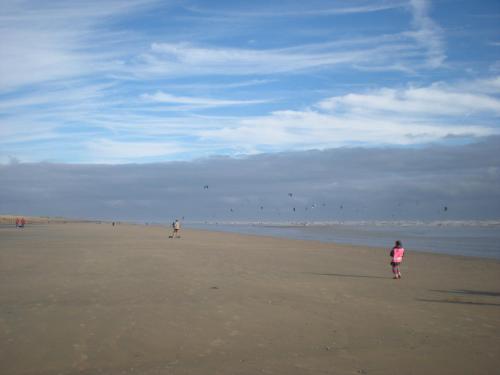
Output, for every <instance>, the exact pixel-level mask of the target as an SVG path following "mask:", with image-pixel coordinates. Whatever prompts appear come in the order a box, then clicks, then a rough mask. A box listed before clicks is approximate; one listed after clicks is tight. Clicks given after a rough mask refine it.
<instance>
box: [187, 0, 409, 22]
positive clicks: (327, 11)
mask: <svg viewBox="0 0 500 375" xmlns="http://www.w3.org/2000/svg"><path fill="white" fill-rule="evenodd" d="M405 5H406V2H405V1H387V0H386V1H375V2H371V3H370V4H366V2H365V1H356V0H355V1H351V2H350V4H349V5H348V6H337V7H322V8H320V7H317V8H316V9H310V7H306V8H302V9H287V10H286V9H283V7H280V9H274V10H273V9H270V10H267V11H266V10H259V11H255V10H252V9H247V10H245V11H228V10H223V11H217V10H214V9H207V8H201V7H196V6H188V7H187V9H188V10H189V11H191V12H193V13H197V14H202V15H210V16H219V17H228V18H229V17H231V18H232V17H245V18H247V17H311V16H333V15H345V14H356V13H373V12H381V11H385V10H390V9H396V8H402V7H404V6H405Z"/></svg>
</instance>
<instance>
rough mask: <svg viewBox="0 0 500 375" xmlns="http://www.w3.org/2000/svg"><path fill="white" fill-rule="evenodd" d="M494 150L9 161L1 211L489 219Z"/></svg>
mask: <svg viewBox="0 0 500 375" xmlns="http://www.w3.org/2000/svg"><path fill="white" fill-rule="evenodd" d="M499 148H500V138H499V137H491V138H489V139H488V140H485V141H483V142H480V143H476V144H470V145H461V146H440V145H435V146H428V147H425V148H415V149H402V148H373V149H366V148H341V149H330V150H324V151H303V152H287V153H278V154H263V155H256V156H251V157H245V158H228V157H219V158H211V159H202V160H198V161H192V162H170V163H154V164H143V165H137V164H126V165H114V166H112V165H71V164H50V163H34V164H22V163H21V164H19V163H16V162H13V163H11V164H9V165H3V166H0V181H1V189H0V213H3V214H24V215H52V216H67V217H79V218H96V219H111V220H137V221H145V222H153V221H160V222H168V221H169V220H171V219H172V218H174V217H185V219H186V220H212V221H223V220H235V221H238V220H262V221H265V220H279V221H314V220H356V219H357V220H365V219H396V220H397V219H421V220H426V219H440V220H447V219H498V218H500V155H499V153H498V149H499ZM205 185H208V189H204V186H205ZM289 193H292V196H290V195H289ZM444 206H446V207H447V208H448V210H447V211H444V209H443V208H444ZM293 208H295V211H294V210H293Z"/></svg>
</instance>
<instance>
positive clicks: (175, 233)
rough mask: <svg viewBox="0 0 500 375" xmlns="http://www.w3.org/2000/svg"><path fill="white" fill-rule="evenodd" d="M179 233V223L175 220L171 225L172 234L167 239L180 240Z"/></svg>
mask: <svg viewBox="0 0 500 375" xmlns="http://www.w3.org/2000/svg"><path fill="white" fill-rule="evenodd" d="M180 231H181V223H180V222H179V220H178V219H175V221H174V222H173V223H172V234H171V235H170V236H168V238H181V235H180Z"/></svg>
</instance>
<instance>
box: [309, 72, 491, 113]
mask: <svg viewBox="0 0 500 375" xmlns="http://www.w3.org/2000/svg"><path fill="white" fill-rule="evenodd" d="M497 79H498V78H496V79H495V80H491V81H489V82H488V83H489V84H490V85H491V86H493V85H494V84H495V82H496V80H497ZM484 84H485V86H486V82H484ZM318 107H319V108H321V109H322V110H326V111H342V110H345V111H348V112H352V113H357V114H361V113H363V114H369V113H374V112H375V113H380V112H390V113H392V114H398V115H411V116H422V117H433V116H452V115H455V116H459V115H470V114H479V113H490V114H493V115H495V116H498V115H500V100H499V99H498V98H496V97H493V96H490V95H487V94H483V93H471V92H464V91H458V90H457V88H456V87H448V86H446V85H443V84H435V85H432V86H429V87H410V88H406V89H400V90H396V89H387V88H383V89H378V90H375V91H372V92H368V93H364V94H358V93H350V94H347V95H343V96H337V97H332V98H328V99H325V100H323V101H321V102H320V103H319V104H318Z"/></svg>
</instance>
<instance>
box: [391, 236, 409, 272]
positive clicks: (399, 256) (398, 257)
mask: <svg viewBox="0 0 500 375" xmlns="http://www.w3.org/2000/svg"><path fill="white" fill-rule="evenodd" d="M404 254H405V249H404V248H403V245H402V244H401V241H396V243H395V244H394V247H393V248H392V250H391V254H390V256H391V266H392V273H393V274H394V277H393V279H400V278H401V271H400V270H399V265H400V264H401V262H402V261H403V256H404Z"/></svg>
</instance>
